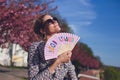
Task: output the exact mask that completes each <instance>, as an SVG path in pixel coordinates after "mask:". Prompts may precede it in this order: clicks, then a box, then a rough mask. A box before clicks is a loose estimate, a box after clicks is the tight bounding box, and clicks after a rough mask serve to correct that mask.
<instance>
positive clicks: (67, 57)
mask: <svg viewBox="0 0 120 80" xmlns="http://www.w3.org/2000/svg"><path fill="white" fill-rule="evenodd" d="M71 55H72V52H71V51H66V52H64V53H62V54H61V55H59V56H58V58H57V61H58V62H59V63H66V62H69V61H70V58H71Z"/></svg>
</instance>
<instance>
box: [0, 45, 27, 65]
mask: <svg viewBox="0 0 120 80" xmlns="http://www.w3.org/2000/svg"><path fill="white" fill-rule="evenodd" d="M6 46H7V47H6V48H4V49H2V48H0V64H1V65H3V66H9V65H11V61H12V64H13V65H14V66H27V55H28V53H27V52H26V51H24V50H23V49H22V48H21V47H20V46H19V45H18V44H12V46H11V47H12V53H11V54H10V46H9V44H6Z"/></svg>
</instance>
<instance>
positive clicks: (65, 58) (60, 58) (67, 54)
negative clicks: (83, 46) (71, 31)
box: [49, 51, 72, 73]
mask: <svg viewBox="0 0 120 80" xmlns="http://www.w3.org/2000/svg"><path fill="white" fill-rule="evenodd" d="M71 55H72V52H71V51H66V52H64V53H62V54H61V55H59V56H58V58H57V60H56V61H55V62H54V63H53V64H52V65H51V66H50V67H49V71H50V73H54V70H55V68H56V67H57V66H58V65H59V64H61V63H66V62H69V61H70V58H71Z"/></svg>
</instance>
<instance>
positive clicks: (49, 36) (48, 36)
mask: <svg viewBox="0 0 120 80" xmlns="http://www.w3.org/2000/svg"><path fill="white" fill-rule="evenodd" d="M53 35H54V34H51V35H47V36H46V41H47V40H48V39H49V38H51V37H52V36H53Z"/></svg>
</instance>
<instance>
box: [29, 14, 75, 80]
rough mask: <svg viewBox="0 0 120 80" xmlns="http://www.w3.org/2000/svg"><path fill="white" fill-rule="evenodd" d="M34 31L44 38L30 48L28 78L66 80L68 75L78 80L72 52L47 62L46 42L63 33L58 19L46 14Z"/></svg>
mask: <svg viewBox="0 0 120 80" xmlns="http://www.w3.org/2000/svg"><path fill="white" fill-rule="evenodd" d="M34 31H35V33H36V34H38V35H40V36H41V37H42V39H43V40H42V41H40V42H34V43H33V44H32V45H31V46H30V48H29V54H28V68H29V70H28V77H29V80H64V79H65V78H64V77H65V76H66V74H68V75H69V77H70V78H71V80H77V77H76V74H75V70H74V66H73V65H72V63H71V61H70V58H71V54H72V53H71V51H66V52H64V53H62V54H61V55H60V56H58V58H57V59H52V60H45V58H44V46H45V43H46V41H47V40H48V39H49V38H50V37H51V36H52V35H54V34H56V33H58V32H60V31H61V28H60V26H59V22H58V20H57V18H55V17H52V16H51V15H48V14H45V15H42V16H40V18H39V19H38V20H36V23H35V28H34Z"/></svg>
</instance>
